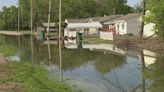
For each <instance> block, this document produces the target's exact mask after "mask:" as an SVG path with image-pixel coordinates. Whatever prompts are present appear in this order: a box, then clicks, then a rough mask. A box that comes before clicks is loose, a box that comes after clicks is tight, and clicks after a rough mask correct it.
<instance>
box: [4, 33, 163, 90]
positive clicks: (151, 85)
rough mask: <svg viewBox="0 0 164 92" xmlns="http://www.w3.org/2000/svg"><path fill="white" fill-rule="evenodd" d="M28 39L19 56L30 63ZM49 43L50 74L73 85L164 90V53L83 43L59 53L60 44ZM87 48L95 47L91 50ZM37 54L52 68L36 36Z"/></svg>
mask: <svg viewBox="0 0 164 92" xmlns="http://www.w3.org/2000/svg"><path fill="white" fill-rule="evenodd" d="M11 38H12V39H11ZM28 39H29V36H24V37H22V39H21V55H20V59H21V60H23V61H27V62H28V61H30V59H29V57H30V55H31V52H30V48H29V47H30V41H29V40H28ZM14 40H15V39H14V37H9V38H8V37H7V41H8V43H10V44H13V45H15V46H17V45H18V44H15V43H13V41H14ZM59 43H60V42H59ZM50 46H51V48H52V49H51V54H52V55H53V56H52V61H53V62H52V67H51V68H52V72H51V73H54V74H60V77H61V78H62V77H64V78H68V79H69V80H68V82H69V83H70V84H71V85H76V86H78V87H79V88H81V89H83V90H85V91H87V92H149V91H152V92H154V91H155V92H156V91H157V92H162V90H164V85H163V81H164V77H163V75H162V74H163V73H164V71H162V67H163V62H162V61H163V60H164V57H163V56H162V57H157V58H155V57H156V54H155V53H152V52H150V51H147V50H143V51H142V50H141V51H140V50H122V49H119V48H117V47H113V45H105V44H103V45H102V44H99V45H94V46H93V45H85V44H84V45H83V47H84V49H77V48H68V47H67V48H61V54H60V53H59V52H60V48H59V47H58V46H57V45H50ZM67 46H68V45H67ZM69 46H70V45H69ZM71 46H72V45H71ZM85 47H87V48H88V47H92V50H91V49H87V48H85ZM34 55H35V57H34V61H35V63H36V64H44V65H46V66H47V67H49V62H48V61H49V58H48V56H47V55H48V49H47V45H45V44H42V43H40V42H39V41H37V40H35V39H34ZM60 55H61V56H60ZM60 58H61V59H60ZM59 61H60V62H59Z"/></svg>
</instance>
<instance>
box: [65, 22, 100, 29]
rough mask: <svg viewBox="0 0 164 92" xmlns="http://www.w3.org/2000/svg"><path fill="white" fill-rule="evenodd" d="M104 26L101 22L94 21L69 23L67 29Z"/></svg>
mask: <svg viewBox="0 0 164 92" xmlns="http://www.w3.org/2000/svg"><path fill="white" fill-rule="evenodd" d="M102 27H103V26H102V25H101V24H100V23H99V22H93V23H68V25H67V27H66V28H67V29H73V28H102Z"/></svg>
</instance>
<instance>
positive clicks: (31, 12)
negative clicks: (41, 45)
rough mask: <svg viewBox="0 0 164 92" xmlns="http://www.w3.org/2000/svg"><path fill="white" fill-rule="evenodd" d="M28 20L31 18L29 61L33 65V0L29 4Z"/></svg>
mask: <svg viewBox="0 0 164 92" xmlns="http://www.w3.org/2000/svg"><path fill="white" fill-rule="evenodd" d="M30 7H31V8H30V16H31V17H30V18H31V60H32V64H33V63H34V60H33V55H34V48H33V0H31V2H30Z"/></svg>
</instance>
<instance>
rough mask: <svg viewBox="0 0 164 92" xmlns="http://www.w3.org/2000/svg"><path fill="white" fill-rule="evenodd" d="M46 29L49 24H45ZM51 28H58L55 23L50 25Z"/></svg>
mask: <svg viewBox="0 0 164 92" xmlns="http://www.w3.org/2000/svg"><path fill="white" fill-rule="evenodd" d="M43 26H44V27H48V23H43ZM50 27H56V24H55V23H50Z"/></svg>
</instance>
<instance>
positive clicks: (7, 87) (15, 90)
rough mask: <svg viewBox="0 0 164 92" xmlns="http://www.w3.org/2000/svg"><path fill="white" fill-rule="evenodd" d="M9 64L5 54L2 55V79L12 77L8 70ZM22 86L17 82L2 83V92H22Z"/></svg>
mask: <svg viewBox="0 0 164 92" xmlns="http://www.w3.org/2000/svg"><path fill="white" fill-rule="evenodd" d="M8 67H9V66H8V64H7V62H6V59H5V57H4V56H3V54H1V53H0V78H4V77H7V76H10V75H11V74H10V72H9V71H8V70H7V68H8ZM21 89H22V86H21V84H20V83H15V82H4V83H1V82H0V92H21Z"/></svg>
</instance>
